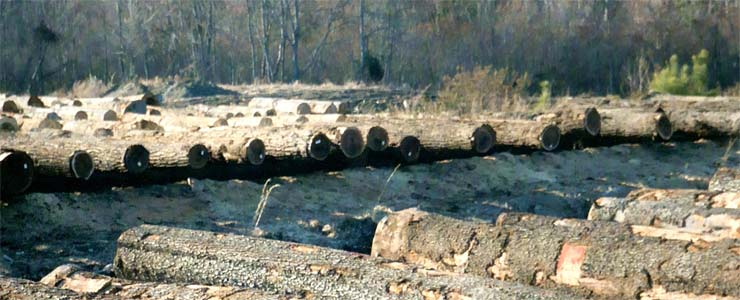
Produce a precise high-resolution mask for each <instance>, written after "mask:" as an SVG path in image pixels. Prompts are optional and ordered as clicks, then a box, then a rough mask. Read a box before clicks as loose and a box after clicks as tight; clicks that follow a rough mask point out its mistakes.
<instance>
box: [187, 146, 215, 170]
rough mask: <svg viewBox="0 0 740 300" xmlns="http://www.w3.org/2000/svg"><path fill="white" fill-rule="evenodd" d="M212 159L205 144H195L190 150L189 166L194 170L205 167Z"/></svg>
mask: <svg viewBox="0 0 740 300" xmlns="http://www.w3.org/2000/svg"><path fill="white" fill-rule="evenodd" d="M210 158H211V154H210V153H209V152H208V147H206V146H205V145H203V144H195V145H193V146H192V147H190V150H188V165H190V167H191V168H193V169H200V168H203V167H205V166H206V164H208V160H209V159H210Z"/></svg>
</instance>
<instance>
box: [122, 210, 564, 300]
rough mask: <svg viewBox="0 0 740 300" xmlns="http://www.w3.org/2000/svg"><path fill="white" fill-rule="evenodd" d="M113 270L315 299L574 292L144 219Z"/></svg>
mask: <svg viewBox="0 0 740 300" xmlns="http://www.w3.org/2000/svg"><path fill="white" fill-rule="evenodd" d="M245 249H248V250H249V251H245ZM114 270H115V272H116V276H117V277H120V278H126V279H133V280H147V281H162V282H189V283H196V284H204V285H215V284H219V285H229V286H235V287H247V286H248V287H251V288H257V289H260V290H263V291H265V292H270V293H281V294H282V293H286V292H290V291H302V293H303V294H309V295H311V296H312V297H315V298H319V299H325V298H335V299H400V298H403V299H430V298H432V299H443V298H444V299H462V298H464V297H471V298H474V299H522V298H523V297H526V298H527V299H572V297H573V296H572V295H565V294H560V293H556V292H553V291H545V290H540V289H536V288H531V287H525V286H520V285H515V284H507V283H503V282H500V281H495V280H489V279H483V278H478V277H474V276H466V275H460V274H449V275H448V274H445V273H439V272H428V271H427V270H423V269H418V268H412V267H409V266H406V265H404V264H401V263H393V262H389V261H386V260H382V259H373V258H370V257H367V256H365V255H362V254H356V253H350V252H344V251H340V250H334V249H327V248H321V247H316V246H309V245H301V244H294V243H288V242H282V241H277V240H268V239H260V238H251V237H246V236H238V235H232V234H218V233H214V232H205V231H195V230H187V229H179V228H171V227H169V228H168V227H160V226H150V225H143V226H138V227H135V228H133V229H130V230H128V231H126V232H124V233H123V234H121V236H120V237H119V239H118V248H117V250H116V257H115V259H114Z"/></svg>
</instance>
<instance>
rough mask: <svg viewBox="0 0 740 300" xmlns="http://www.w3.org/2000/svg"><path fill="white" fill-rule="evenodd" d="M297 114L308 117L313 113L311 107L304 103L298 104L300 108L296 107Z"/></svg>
mask: <svg viewBox="0 0 740 300" xmlns="http://www.w3.org/2000/svg"><path fill="white" fill-rule="evenodd" d="M295 113H296V114H297V115H307V114H310V113H311V106H310V105H308V103H306V102H303V103H301V104H298V107H296V111H295Z"/></svg>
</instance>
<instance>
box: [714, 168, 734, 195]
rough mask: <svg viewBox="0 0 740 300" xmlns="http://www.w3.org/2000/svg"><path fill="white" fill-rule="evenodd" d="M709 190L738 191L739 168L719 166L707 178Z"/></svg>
mask: <svg viewBox="0 0 740 300" xmlns="http://www.w3.org/2000/svg"><path fill="white" fill-rule="evenodd" d="M709 190H710V191H722V192H740V170H738V169H731V168H725V167H722V168H719V169H718V170H717V172H715V173H714V176H712V179H710V180H709Z"/></svg>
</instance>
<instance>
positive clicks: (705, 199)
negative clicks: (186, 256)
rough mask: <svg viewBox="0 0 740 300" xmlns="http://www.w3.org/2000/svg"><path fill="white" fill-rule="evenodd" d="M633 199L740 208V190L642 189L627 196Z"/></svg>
mask: <svg viewBox="0 0 740 300" xmlns="http://www.w3.org/2000/svg"><path fill="white" fill-rule="evenodd" d="M625 198H627V199H629V200H633V201H658V202H670V203H675V204H680V205H686V206H691V205H694V206H701V207H706V208H740V192H717V191H705V190H691V189H640V190H634V191H632V192H630V193H629V194H627V196H626V197H625Z"/></svg>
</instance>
